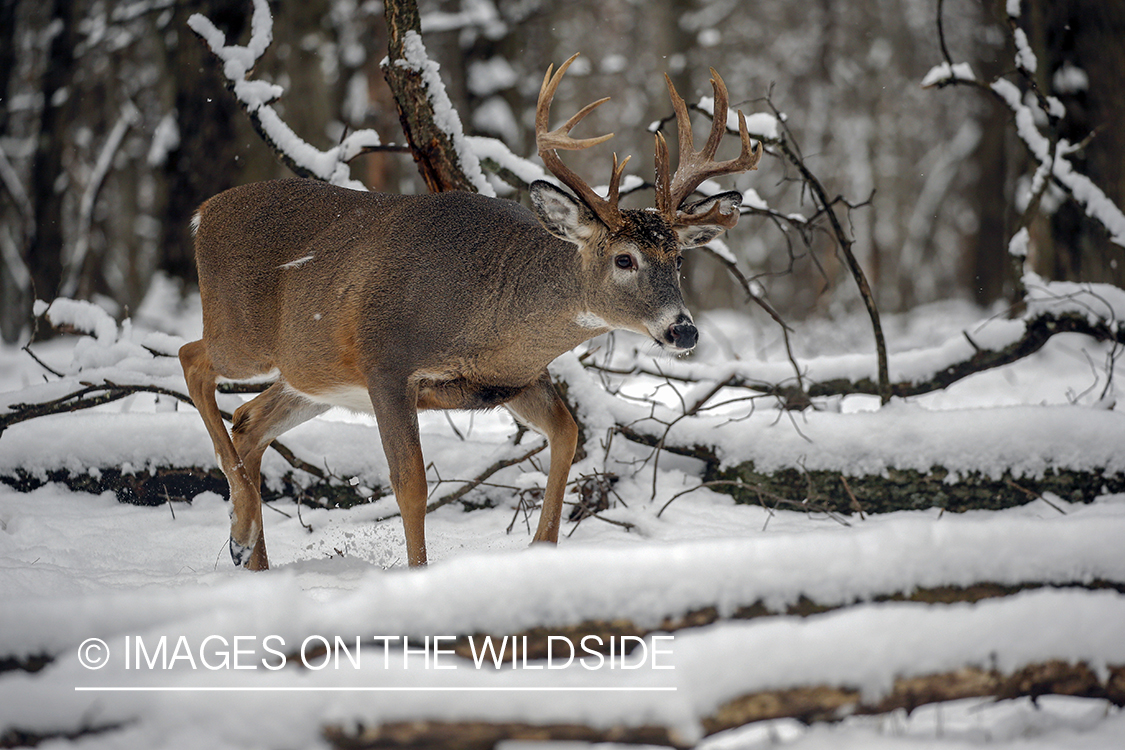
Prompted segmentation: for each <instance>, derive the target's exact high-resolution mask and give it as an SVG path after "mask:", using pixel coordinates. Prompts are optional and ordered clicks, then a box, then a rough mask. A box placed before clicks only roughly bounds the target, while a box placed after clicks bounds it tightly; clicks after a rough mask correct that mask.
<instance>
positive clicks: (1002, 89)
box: [922, 0, 1125, 247]
mask: <svg viewBox="0 0 1125 750" xmlns="http://www.w3.org/2000/svg"><path fill="white" fill-rule="evenodd" d="M939 8H940V4H939ZM1018 18H1019V4H1018V2H1015V0H1013V2H1011V3H1009V5H1008V21H1009V25H1010V26H1011V29H1012V37H1013V40H1014V43H1015V47H1016V59H1015V63H1016V69H1017V70H1018V71H1019V73H1020V75H1021V76H1022V77H1023V79H1024V80H1025V81H1026V82H1027V85H1028V86H1030V87H1031V89H1032V91H1033V93H1034V94H1035V99H1036V101H1037V102H1038V106H1039V109H1040V110H1042V112H1043V114H1044V115H1045V118H1044V119H1045V120H1046V121H1047V127H1048V128H1055V127H1057V122H1058V121H1059V120H1061V119H1062V118H1063V117H1065V116H1066V108H1065V107H1064V106H1063V104H1062V102H1060V101H1059V100H1058V99H1056V98H1055V97H1053V96H1045V95H1044V94H1043V93H1042V92H1041V91H1040V90H1039V87H1038V84H1037V83H1036V66H1037V65H1038V61H1037V59H1036V56H1035V53H1034V52H1033V51H1032V50H1031V47H1030V44H1029V43H1028V40H1027V35H1026V34H1025V33H1024V31H1023V29H1021V28H1020V27H1019V25H1018ZM938 23H939V29H940V24H941V16H940V10H939V16H938ZM956 84H961V85H970V86H974V87H976V88H978V89H981V90H983V91H986V92H988V93H990V94H991V95H993V96H994V97H996V98H997V99H998V100H999V101H1001V102H1003V104H1004V105H1005V106H1006V107H1008V109H1010V110H1011V111H1012V114H1013V116H1014V118H1015V124H1016V134H1017V135H1018V136H1019V138H1020V140H1021V141H1023V143H1024V145H1025V146H1026V148H1027V150H1028V153H1029V154H1030V155H1031V158H1032V159H1033V160H1034V161H1035V163H1036V165H1037V167H1036V171H1035V176H1034V178H1033V185H1032V193H1035V192H1036V187H1037V186H1038V185H1041V184H1042V183H1043V181H1044V180H1046V178H1047V177H1051V178H1053V179H1054V180H1055V182H1056V183H1057V184H1059V185H1060V186H1061V187H1062V188H1063V189H1064V190H1065V191H1066V192H1067V194H1068V195H1070V197H1071V198H1073V199H1074V201H1075V202H1076V203H1077V204H1078V205H1079V206H1081V207H1082V209H1083V210H1084V211H1085V212H1086V215H1087V216H1089V217H1090V218H1092V219H1094V220H1095V221H1097V222H1098V223H1099V224H1101V225H1102V226H1103V227H1104V228H1105V230H1106V232H1108V234H1109V238H1110V241H1111V242H1113V243H1114V244H1116V245H1119V246H1121V247H1125V213H1122V211H1121V209H1120V208H1119V207H1118V206H1117V205H1116V204H1115V203H1114V202H1113V201H1112V200H1110V199H1109V197H1108V196H1107V195H1106V194H1105V192H1103V191H1102V189H1101V188H1099V187H1098V186H1097V185H1095V184H1094V183H1093V181H1092V180H1090V178H1088V177H1086V176H1085V175H1083V174H1081V173H1079V172H1078V171H1077V170H1075V169H1074V166H1073V165H1072V164H1071V162H1070V161H1069V160H1068V159H1067V158H1066V157H1068V156H1070V155H1071V154H1073V153H1074V152H1075V151H1077V150H1078V147H1077V146H1075V145H1074V144H1072V143H1070V142H1068V141H1067V140H1066V139H1063V138H1057V136H1053V135H1052V134H1050V133H1044V132H1043V131H1042V130H1041V129H1040V126H1039V125H1038V124H1036V117H1035V113H1034V112H1033V111H1032V109H1031V107H1029V106H1028V105H1027V104H1026V103H1025V102H1024V97H1023V94H1022V92H1021V91H1020V89H1019V87H1018V86H1016V85H1015V84H1014V83H1012V82H1011V81H1009V80H1007V79H1005V78H998V79H997V80H995V81H992V82H991V83H984V82H982V81H980V80H979V79H977V77H976V76H975V75H974V74H973V72H972V69H971V68H970V67H969V65H968V63H957V64H951V63H950V62H949V61H946V62H942V63H939V64H938V65H935V66H934V67H933V68H931V69H930V71H929V72H928V73H926V75H925V76H923V78H922V86H923V87H924V88H928V87H938V88H941V87H944V86H949V85H956ZM1052 142H1054V146H1052Z"/></svg>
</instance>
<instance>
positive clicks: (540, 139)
mask: <svg viewBox="0 0 1125 750" xmlns="http://www.w3.org/2000/svg"><path fill="white" fill-rule="evenodd" d="M577 57H578V55H577V54H574V55H571V56H570V58H569V59H568V60H567V61H566V62H564V63H563V64H562V65H560V66H559V70H558V72H557V73H555V72H554V65H549V66H548V67H547V73H546V75H544V76H543V85H542V86H541V87H540V89H539V101H538V102H537V103H536V107H535V144H536V147H537V148H538V151H539V157H540V158H541V159H543V163H544V164H546V165H547V168H548V169H549V170H551V173H552V174H554V175H555V177H557V178H559V181H560V182H562V183H563V184H564V185H566V186H567V187H569V188H570V189H571V190H573V191H574V192H575V194H576V195H577V196H578V197H579V199H581V200H582V202H584V203H585V204H586V205H587V206H589V207H590V210H592V211H593V212H594V213H595V214H596V215H597V216H598V218H599V219H601V221H602V223H603V224H605V225H606V226H607V227H609V228H610V229H617V228H618V227H620V225H621V221H622V220H621V211H620V209H619V208H618V206H617V199H618V193H619V188H620V184H621V174H622V172H623V170H624V169H625V163H626V162H628V161H629V158H628V157H626V158H625V161H623V162H621V164H620V165H618V163H617V154H614V155H613V173H612V175H611V176H610V185H609V198H608V199H606V198H602V197H601V196H600V195H598V194H597V193H595V192H594V189H593V188H592V187H590V186H589V185H588V184H587V183H586V181H585V180H583V179H582V178H581V177H579V176H578V175H576V174H575V173H574V172H573V171H571V169H570V168H569V167H567V166H566V165H565V164H563V162H562V159H560V158H559V155H558V154H557V153H555V151H556V149H562V150H566V151H577V150H580V149H584V148H590V147H591V146H596V145H598V144H599V143H605V142H606V141H608V140H609V139H610V138H612V137H613V133H609V134H607V135H601V136H596V137H594V138H580V139H576V138H571V137H570V129H571V128H573V127H574V126H575V125H577V124H578V123H579V122H581V121H582V118H584V117H585V116H586V115H588V114H590V112H592V111H593V110H594V109H595V108H596V107H599V106H601V105H602V104H605V103H606V102H608V101H609V97H608V96H607V97H604V98H602V99H599V100H597V101H595V102H591V103H589V104H587V105H586V106H585V107H583V108H582V109H580V110H578V112H577V113H575V115H574V116H573V117H571V118H570V119H569V120H567V121H566V122H565V123H563V124H562V125H561V126H559V127H558V128H556V129H554V130H548V128H549V127H550V117H551V102H552V101H553V100H554V98H555V91H556V90H557V89H558V87H559V82H560V81H562V78H563V76H564V75H565V74H566V69H567V68H569V67H570V64H571V63H572V62H574V60H575V58H577Z"/></svg>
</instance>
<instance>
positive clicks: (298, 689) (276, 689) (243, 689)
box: [74, 685, 677, 693]
mask: <svg viewBox="0 0 1125 750" xmlns="http://www.w3.org/2000/svg"><path fill="white" fill-rule="evenodd" d="M676 689H677V688H675V687H582V686H578V687H440V686H416V685H415V686H403V687H376V686H359V687H326V686H308V687H302V686H278V685H266V686H262V687H249V686H219V685H216V686H210V687H207V686H203V687H200V686H196V687H168V686H164V685H150V686H129V687H112V686H108V685H106V686H92V687H75V688H74V690H75V692H80V693H177V692H184V693H250V692H257V691H260V692H272V693H289V692H293V693H302V692H310V693H316V692H337V693H372V692H384V693H417V692H467V693H498V692H528V693H534V692H540V693H542V692H552V693H565V692H576V693H580V692H635V693H652V692H675V691H676Z"/></svg>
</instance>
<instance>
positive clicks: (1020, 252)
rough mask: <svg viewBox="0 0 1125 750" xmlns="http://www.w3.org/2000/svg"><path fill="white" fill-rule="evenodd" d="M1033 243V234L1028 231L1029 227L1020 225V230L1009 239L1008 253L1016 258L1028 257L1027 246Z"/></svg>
mask: <svg viewBox="0 0 1125 750" xmlns="http://www.w3.org/2000/svg"><path fill="white" fill-rule="evenodd" d="M1030 243H1031V235H1030V234H1029V233H1028V231H1027V227H1020V230H1019V231H1018V232H1016V233H1015V234H1014V235H1012V239H1010V240H1008V254H1009V255H1012V256H1014V257H1016V258H1026V257H1027V246H1028V245H1029V244H1030Z"/></svg>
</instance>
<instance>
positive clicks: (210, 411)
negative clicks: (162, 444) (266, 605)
mask: <svg viewBox="0 0 1125 750" xmlns="http://www.w3.org/2000/svg"><path fill="white" fill-rule="evenodd" d="M180 364H181V365H182V366H183V368H184V379H185V380H186V381H187V387H188V395H189V396H191V400H192V403H193V404H195V408H196V409H198V410H199V415H200V416H201V417H203V424H205V425H206V426H207V433H208V434H209V435H210V436H211V442H212V443H213V444H214V446H215V456H216V458H218V460H219V468H220V469H222V472H223V475H224V476H225V477H226V478H227V484H229V485H230V500H231V516H230V519H231V520H230V551H231V557H232V558H233V559H234V563H235V565H242V566H245V567H247V568H249V569H251V570H265V569H267V568H268V567H269V560H268V558H267V556H266V542H265V538H264V537H263V535H262V497H261V494H260V493H259V490H258V486H257V484H256V483H255V482H253V481H252V480H251V478H250V472H249V471H247V469H246V465H245V463H244V462H243V460H242V458H241V457H239V455H238V451H237V450H235V447H234V443H233V442H231V437H230V434H229V433H228V432H227V428H226V425H225V424H223V415H222V413H221V412H220V411H219V405H218V403H216V401H215V386H216V385H217V384H218V380H219V374H218V373H217V372H216V371H215V366H214V364H213V363H212V361H211V356H210V355H209V354H208V353H207V346H206V344H204V343H203V342H202V341H193V342H191V343H190V344H184V345H183V346H182V347H180Z"/></svg>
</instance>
